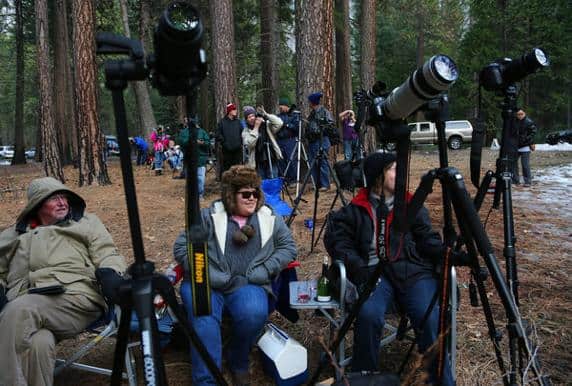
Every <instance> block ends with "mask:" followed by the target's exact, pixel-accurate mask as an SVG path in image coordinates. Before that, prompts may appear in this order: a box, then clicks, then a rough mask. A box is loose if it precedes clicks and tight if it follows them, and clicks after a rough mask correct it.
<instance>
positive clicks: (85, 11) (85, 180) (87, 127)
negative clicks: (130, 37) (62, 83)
mask: <svg viewBox="0 0 572 386" xmlns="http://www.w3.org/2000/svg"><path fill="white" fill-rule="evenodd" d="M73 20H74V24H73V37H74V39H73V40H74V50H73V52H74V61H75V68H76V72H75V79H74V84H75V89H76V94H77V98H76V101H77V102H76V103H77V115H78V125H79V131H80V135H79V143H80V152H79V158H80V162H79V185H80V186H83V185H91V184H92V183H93V182H94V180H96V181H97V183H98V184H99V185H107V184H110V183H111V181H110V180H109V176H108V174H107V164H106V163H105V159H104V155H105V154H104V151H105V149H104V142H105V141H104V137H103V133H102V132H101V130H100V128H99V122H98V115H97V91H96V85H97V83H96V82H97V76H96V66H95V31H94V27H95V10H94V5H93V3H92V2H91V1H82V0H73Z"/></svg>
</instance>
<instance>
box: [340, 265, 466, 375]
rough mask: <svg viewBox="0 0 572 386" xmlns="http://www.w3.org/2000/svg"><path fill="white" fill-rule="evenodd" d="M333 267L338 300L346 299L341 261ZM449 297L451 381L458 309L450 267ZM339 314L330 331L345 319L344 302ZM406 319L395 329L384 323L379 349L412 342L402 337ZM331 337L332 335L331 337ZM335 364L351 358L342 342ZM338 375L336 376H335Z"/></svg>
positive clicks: (455, 275) (455, 274) (455, 347)
mask: <svg viewBox="0 0 572 386" xmlns="http://www.w3.org/2000/svg"><path fill="white" fill-rule="evenodd" d="M333 267H334V268H335V269H336V270H337V271H338V274H339V294H338V296H339V298H338V299H340V300H342V299H346V291H347V289H348V279H347V275H346V267H345V264H344V263H343V261H340V260H334V265H333ZM450 289H451V296H450V297H449V315H448V317H449V318H450V324H449V325H450V331H449V334H448V336H447V345H448V353H449V359H450V362H451V373H452V374H453V380H455V379H456V375H455V366H456V352H457V308H458V304H457V303H458V301H457V290H458V289H457V273H456V271H455V267H453V266H452V267H451V287H450ZM339 303H340V304H339V313H340V319H341V320H339V321H337V322H336V323H332V324H331V325H330V326H331V328H332V329H335V328H337V326H339V325H341V324H342V323H343V320H344V319H345V318H346V317H347V304H346V302H345V301H340V302H339ZM408 324H409V323H408V321H407V318H405V317H404V316H402V317H401V321H400V322H399V327H395V326H393V325H391V324H390V323H388V322H387V321H386V322H385V325H384V331H383V333H382V338H381V340H380V342H379V347H380V348H381V347H383V346H386V345H388V344H390V343H391V342H393V341H394V340H396V339H399V340H401V339H402V338H404V337H406V338H407V339H411V340H413V337H412V336H410V335H409V334H407V335H404V333H406V332H407V331H406V330H410V329H411V326H408ZM332 336H333V335H332ZM337 362H338V365H339V367H340V368H344V367H345V366H347V365H348V364H349V363H350V362H351V357H346V354H345V342H344V340H342V341H341V342H340V345H339V347H338V350H337ZM337 375H338V374H337Z"/></svg>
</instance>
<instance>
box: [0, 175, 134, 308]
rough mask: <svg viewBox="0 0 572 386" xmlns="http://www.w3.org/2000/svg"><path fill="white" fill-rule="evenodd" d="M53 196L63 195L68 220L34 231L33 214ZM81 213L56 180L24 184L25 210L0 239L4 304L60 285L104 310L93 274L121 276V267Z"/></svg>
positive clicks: (94, 223)
mask: <svg viewBox="0 0 572 386" xmlns="http://www.w3.org/2000/svg"><path fill="white" fill-rule="evenodd" d="M55 192H65V193H66V194H67V195H68V197H69V198H68V201H69V204H70V214H69V215H68V218H66V219H65V220H62V221H60V222H58V223H57V224H54V225H48V226H35V225H34V224H35V221H34V219H35V213H36V210H37V208H38V207H39V205H40V204H41V203H42V202H43V201H44V200H45V199H46V198H47V197H49V196H50V195H52V194H53V193H55ZM84 210H85V201H84V200H83V199H82V198H81V197H80V196H79V195H77V194H76V193H74V192H73V191H71V190H70V189H69V188H67V187H66V186H65V185H63V184H62V183H60V182H59V181H58V180H56V179H54V178H51V177H45V178H39V179H36V180H34V181H32V182H31V183H30V187H29V188H28V205H27V206H26V208H24V210H23V211H22V212H21V213H20V215H19V216H18V219H17V220H16V224H15V225H13V226H11V227H9V228H7V229H5V230H4V231H3V232H2V233H0V284H1V285H3V286H4V287H5V288H6V291H7V297H8V300H9V301H10V300H13V299H15V298H16V297H18V296H20V295H23V294H25V293H27V291H28V288H34V287H45V286H50V285H63V286H64V287H65V288H66V293H68V294H74V293H75V294H82V295H85V296H86V297H88V298H89V299H90V300H92V301H93V302H95V303H97V304H100V305H102V306H105V302H104V300H103V298H102V296H101V295H100V293H99V290H98V284H97V282H96V278H95V270H96V269H97V268H99V267H108V268H112V269H114V270H115V271H117V272H119V273H121V274H122V273H123V272H124V271H125V269H126V263H125V260H124V258H123V257H122V256H121V255H120V254H119V252H118V251H117V248H116V247H115V244H114V243H113V240H112V238H111V235H110V234H109V232H108V231H107V229H106V228H105V226H104V225H103V223H102V222H101V221H100V220H99V218H97V216H95V215H94V214H88V213H84Z"/></svg>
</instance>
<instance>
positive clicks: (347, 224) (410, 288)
mask: <svg viewBox="0 0 572 386" xmlns="http://www.w3.org/2000/svg"><path fill="white" fill-rule="evenodd" d="M395 167H396V162H395V155H393V154H390V153H373V154H371V155H369V156H368V157H367V158H366V159H365V160H364V174H365V179H366V184H367V187H366V188H362V189H361V190H360V191H359V192H358V194H357V195H356V197H354V199H353V200H352V202H351V203H350V204H349V205H347V206H345V207H344V208H342V209H341V210H340V211H338V212H334V213H333V214H332V215H331V218H330V221H331V222H332V223H331V224H330V226H328V230H327V231H326V234H325V236H324V244H325V246H326V249H327V251H328V253H329V254H330V255H331V256H332V257H333V258H334V259H340V260H343V261H344V263H345V266H346V269H347V272H348V278H349V280H350V281H351V282H352V283H353V284H355V286H356V287H358V290H359V292H361V290H362V289H363V286H364V284H365V283H366V282H367V280H368V278H369V277H370V275H372V274H373V272H374V270H375V267H376V265H377V264H379V263H380V261H381V264H383V267H384V269H383V274H382V276H381V278H380V280H379V281H378V283H377V287H376V288H375V290H374V291H373V292H372V293H371V296H370V298H369V299H368V300H367V301H366V302H365V303H364V304H363V306H362V308H361V310H360V312H359V314H358V317H357V319H356V322H355V326H354V353H353V358H352V370H353V371H374V370H377V369H378V352H379V341H380V338H381V333H382V331H383V325H384V323H385V319H384V316H385V313H386V311H387V310H388V307H389V306H390V305H391V304H392V303H393V302H394V301H395V302H396V303H397V305H398V309H399V310H400V311H401V312H403V313H405V314H406V315H407V316H408V317H409V319H410V320H411V323H412V324H413V327H414V329H415V333H416V338H417V344H418V346H419V350H420V351H421V352H425V351H426V350H427V349H428V348H429V347H430V346H431V345H432V344H433V342H434V341H435V340H436V339H437V330H438V317H439V307H438V305H436V306H435V307H433V309H432V310H431V312H430V314H429V316H428V318H427V320H426V321H425V323H423V319H424V316H425V313H426V311H427V309H428V307H429V305H430V304H431V301H432V299H433V296H435V295H436V292H437V289H438V283H437V280H436V277H435V264H436V263H438V262H439V260H440V259H441V256H442V252H443V244H442V242H441V237H440V236H439V234H438V233H437V232H435V231H434V230H433V229H432V227H431V221H430V218H429V212H428V211H427V209H426V208H425V207H423V208H421V210H420V211H419V212H418V214H417V216H416V218H415V221H414V223H413V224H411V228H410V230H409V231H408V232H407V233H405V234H398V233H397V232H396V231H395V229H394V227H393V224H392V220H393V200H394V190H395V171H396V169H395ZM406 199H407V201H409V200H410V199H411V195H408V197H407V198H406ZM429 372H430V376H431V378H434V377H435V373H436V363H432V364H431V368H430V369H429ZM433 381H435V379H433ZM441 384H442V385H450V384H453V381H452V375H451V369H450V366H449V364H448V363H447V364H446V366H445V368H444V375H443V380H442V383H441Z"/></svg>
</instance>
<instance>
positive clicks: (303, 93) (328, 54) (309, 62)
mask: <svg viewBox="0 0 572 386" xmlns="http://www.w3.org/2000/svg"><path fill="white" fill-rule="evenodd" d="M296 22H297V23H296V68H297V79H296V104H297V106H298V108H299V110H300V111H301V112H302V115H305V116H307V115H308V114H309V104H308V95H309V94H310V93H312V92H315V91H321V92H322V93H323V94H324V97H323V98H322V104H323V105H324V106H325V107H326V108H327V109H329V110H333V106H334V103H333V102H334V100H333V88H332V81H333V40H334V39H333V0H319V1H318V0H316V1H303V0H296Z"/></svg>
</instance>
